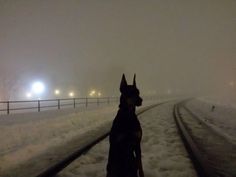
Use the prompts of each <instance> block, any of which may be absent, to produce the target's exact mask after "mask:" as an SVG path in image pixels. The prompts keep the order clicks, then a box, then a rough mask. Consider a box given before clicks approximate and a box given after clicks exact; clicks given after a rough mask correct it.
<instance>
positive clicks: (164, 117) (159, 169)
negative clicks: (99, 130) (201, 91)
mask: <svg viewBox="0 0 236 177" xmlns="http://www.w3.org/2000/svg"><path fill="white" fill-rule="evenodd" d="M173 105H174V102H171V103H167V104H163V105H161V106H158V107H156V108H153V109H151V110H148V111H146V112H144V113H143V114H141V115H140V116H139V120H140V122H141V126H142V129H143V139H142V145H141V146H142V157H143V167H144V172H145V176H146V177H196V176H197V175H196V172H195V170H194V168H193V166H192V163H191V161H190V159H189V157H188V154H187V152H186V150H185V148H184V145H183V143H182V141H181V138H180V136H179V134H178V130H177V127H176V124H175V121H174V118H173ZM108 149H109V142H108V138H107V139H106V140H105V141H102V142H101V143H99V144H98V145H96V146H95V147H93V148H92V149H91V150H90V151H89V152H88V153H87V154H85V155H84V156H82V157H80V158H79V159H77V160H75V161H74V162H73V163H72V164H71V165H70V166H68V167H67V168H66V169H65V170H63V171H62V172H61V173H59V174H58V175H57V176H58V177H77V176H81V177H104V176H106V175H105V174H106V163H107V157H108Z"/></svg>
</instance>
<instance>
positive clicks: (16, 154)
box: [0, 100, 161, 177]
mask: <svg viewBox="0 0 236 177" xmlns="http://www.w3.org/2000/svg"><path fill="white" fill-rule="evenodd" d="M159 101H161V100H159ZM154 102H156V101H154ZM152 103H153V101H147V102H144V106H147V105H149V104H152ZM117 107H118V105H117V104H113V105H110V106H107V105H106V106H102V105H100V106H90V107H88V108H87V109H86V108H82V109H81V108H77V109H61V110H50V111H43V112H40V113H37V112H34V113H22V114H14V115H1V116H0V130H1V133H0V176H4V177H6V176H11V177H12V176H13V177H18V176H22V177H25V175H26V174H27V177H30V176H34V175H35V174H37V172H38V171H40V170H42V169H44V168H45V167H46V166H48V165H49V164H53V163H54V162H56V161H58V160H59V159H60V158H63V157H64V156H65V155H67V154H68V153H69V152H70V153H71V152H73V151H74V150H75V149H77V148H78V147H80V146H81V145H83V144H86V143H87V142H88V141H91V138H94V136H96V135H101V134H102V133H104V132H106V131H108V130H109V129H110V124H111V122H112V120H113V119H114V117H115V114H116V112H117ZM73 141H78V144H77V145H76V146H75V147H68V146H65V145H67V144H70V143H71V142H73ZM73 148H74V149H73ZM59 149H62V150H63V151H61V152H60V150H59ZM58 154H59V155H58ZM30 174H32V175H30Z"/></svg>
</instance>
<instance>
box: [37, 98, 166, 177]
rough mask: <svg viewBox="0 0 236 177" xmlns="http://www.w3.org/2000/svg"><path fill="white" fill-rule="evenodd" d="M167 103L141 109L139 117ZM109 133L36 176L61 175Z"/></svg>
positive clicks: (138, 112) (138, 113)
mask: <svg viewBox="0 0 236 177" xmlns="http://www.w3.org/2000/svg"><path fill="white" fill-rule="evenodd" d="M166 102H168V101H166ZM166 102H162V103H158V104H154V105H150V106H146V107H144V108H141V109H139V110H138V111H137V115H140V114H142V113H144V112H145V111H148V110H150V109H152V108H154V107H156V106H159V105H162V104H165V103H166ZM109 133H110V132H106V133H104V134H103V135H101V136H100V137H98V138H96V139H94V140H93V141H91V142H90V143H88V144H87V145H85V146H84V147H82V148H80V149H78V150H77V151H75V152H72V153H71V154H69V155H68V156H67V157H66V158H64V159H63V160H61V161H59V162H57V163H56V164H53V165H52V166H50V167H49V168H47V169H45V170H44V171H42V172H41V173H39V174H38V175H36V176H37V177H50V176H55V175H56V174H57V173H59V172H60V171H62V170H63V169H64V168H65V167H67V166H68V165H69V164H70V163H72V162H73V161H74V160H75V159H77V158H79V157H80V156H81V155H82V154H84V153H86V152H87V151H89V149H91V148H92V147H93V146H95V145H96V144H97V143H99V142H100V141H102V140H104V139H105V138H106V137H107V136H108V135H109Z"/></svg>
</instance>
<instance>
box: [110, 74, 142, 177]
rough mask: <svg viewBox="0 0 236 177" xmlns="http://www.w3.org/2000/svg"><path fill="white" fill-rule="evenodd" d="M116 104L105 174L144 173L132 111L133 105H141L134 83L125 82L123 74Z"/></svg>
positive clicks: (136, 176)
mask: <svg viewBox="0 0 236 177" xmlns="http://www.w3.org/2000/svg"><path fill="white" fill-rule="evenodd" d="M120 92H121V96H120V105H119V110H118V113H117V115H116V117H115V119H114V121H113V125H112V128H111V132H110V137H109V138H110V139H109V140H110V150H109V157H108V164H107V177H144V174H143V167H142V160H141V147H140V141H141V138H142V129H141V126H140V123H139V120H138V119H137V116H136V114H135V107H136V106H141V105H142V98H141V97H140V96H139V90H138V89H137V87H136V82H135V75H134V80H133V85H127V82H126V79H125V75H124V74H123V76H122V80H121V84H120Z"/></svg>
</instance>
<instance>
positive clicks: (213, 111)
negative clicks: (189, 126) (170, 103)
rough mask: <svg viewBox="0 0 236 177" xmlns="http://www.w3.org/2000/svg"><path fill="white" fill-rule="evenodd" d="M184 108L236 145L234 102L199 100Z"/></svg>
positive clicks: (212, 99) (209, 99) (235, 110)
mask: <svg viewBox="0 0 236 177" xmlns="http://www.w3.org/2000/svg"><path fill="white" fill-rule="evenodd" d="M212 106H214V107H215V108H212ZM186 107H188V108H189V109H190V110H191V112H193V113H194V114H195V115H197V116H198V117H199V118H201V119H202V120H203V121H204V122H205V123H206V124H208V125H209V126H210V127H211V128H212V129H214V130H215V131H216V132H218V133H221V134H222V135H223V136H225V137H226V138H227V139H229V140H230V141H232V142H234V143H236V118H235V117H236V104H235V103H234V102H229V101H228V102H227V101H226V100H222V99H219V98H218V99H217V98H215V99H214V98H199V99H193V100H191V101H189V102H187V103H186Z"/></svg>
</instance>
